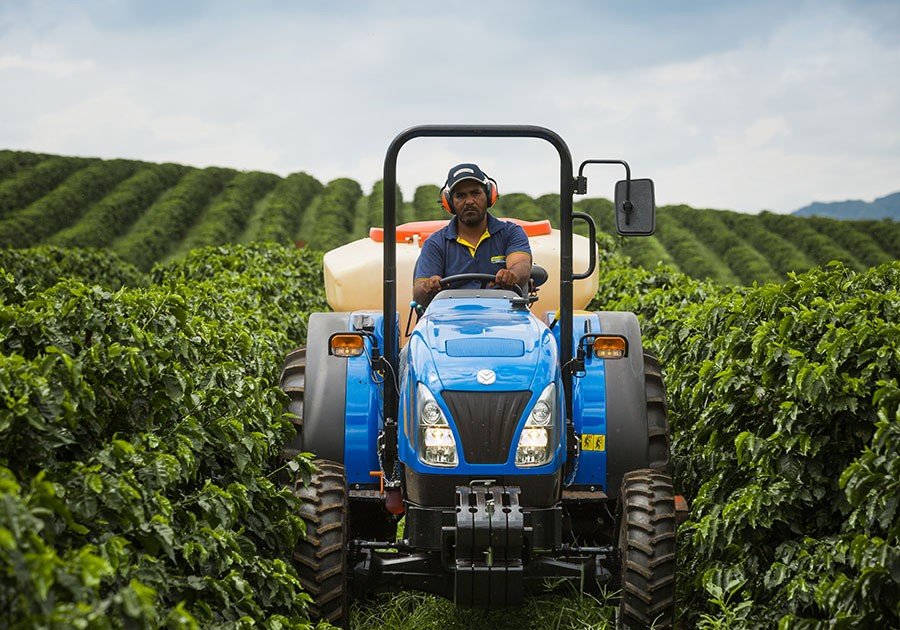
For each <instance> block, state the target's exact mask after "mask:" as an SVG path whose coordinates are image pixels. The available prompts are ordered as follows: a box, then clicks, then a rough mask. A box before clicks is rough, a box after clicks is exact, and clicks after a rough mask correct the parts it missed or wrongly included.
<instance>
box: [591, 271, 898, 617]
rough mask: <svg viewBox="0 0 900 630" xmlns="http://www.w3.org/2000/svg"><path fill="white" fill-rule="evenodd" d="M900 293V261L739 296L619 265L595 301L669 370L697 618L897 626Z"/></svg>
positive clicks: (685, 554) (685, 551) (684, 568)
mask: <svg viewBox="0 0 900 630" xmlns="http://www.w3.org/2000/svg"><path fill="white" fill-rule="evenodd" d="M607 266H608V267H609V266H610V265H609V264H608V265H607ZM898 287H900V262H893V263H891V264H887V265H883V266H881V267H877V268H873V269H870V270H868V271H865V272H861V273H860V272H855V271H853V270H851V269H848V268H846V267H844V266H841V265H839V264H836V265H832V266H829V267H827V268H824V269H814V270H812V271H810V272H809V273H806V274H802V275H797V276H793V277H791V278H789V279H788V280H787V282H785V283H784V284H765V285H762V286H758V287H752V288H738V289H726V288H723V287H721V286H717V285H713V284H710V283H704V282H697V281H694V280H691V279H690V278H688V277H686V276H684V275H682V274H678V273H676V272H674V271H671V270H666V269H665V268H658V269H656V270H653V271H648V270H632V269H628V268H627V267H624V266H616V265H612V268H611V269H610V272H609V274H608V276H607V282H606V283H604V286H603V287H601V291H600V293H599V294H598V299H597V302H596V303H595V304H594V306H595V307H604V308H613V309H615V308H624V309H628V310H633V311H635V312H637V313H638V315H639V317H640V319H641V320H642V323H643V329H644V333H645V335H646V336H647V338H648V343H649V345H650V347H651V348H653V349H654V350H655V351H656V352H658V353H659V355H660V358H661V360H662V364H663V366H664V372H665V377H666V383H667V386H668V390H669V403H670V422H671V425H672V431H673V450H674V458H675V462H676V485H677V486H678V487H679V490H680V491H682V492H684V493H685V494H686V495H687V496H688V498H689V499H690V501H691V517H690V520H689V521H688V522H687V523H686V524H685V525H684V526H682V528H681V530H680V534H679V544H680V549H681V550H680V568H679V578H678V579H679V591H680V600H681V606H682V609H683V610H682V617H683V618H684V619H685V622H686V623H687V625H688V626H696V625H702V626H703V627H709V628H712V627H741V628H772V627H776V626H778V625H779V624H782V625H781V627H785V628H807V627H810V628H811V627H859V628H863V627H865V628H886V627H897V626H898V624H900V610H898V608H897V605H896V604H897V602H898V601H900V519H898V497H900V440H898V439H897V437H898V435H900V388H898V384H900V353H898V350H897V349H898V348H900V323H898V322H900V289H898Z"/></svg>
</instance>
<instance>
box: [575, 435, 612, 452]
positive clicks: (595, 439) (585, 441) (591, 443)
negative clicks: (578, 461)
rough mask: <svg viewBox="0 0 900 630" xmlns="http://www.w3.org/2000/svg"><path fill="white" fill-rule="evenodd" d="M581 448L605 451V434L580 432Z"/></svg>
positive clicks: (583, 449)
mask: <svg viewBox="0 0 900 630" xmlns="http://www.w3.org/2000/svg"><path fill="white" fill-rule="evenodd" d="M581 450H582V451H605V450H606V436H605V435H594V434H591V433H582V434H581Z"/></svg>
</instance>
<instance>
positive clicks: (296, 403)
mask: <svg viewBox="0 0 900 630" xmlns="http://www.w3.org/2000/svg"><path fill="white" fill-rule="evenodd" d="M281 389H282V391H284V393H285V394H287V395H288V398H290V402H289V403H288V411H289V412H291V413H292V414H293V415H294V416H296V417H291V419H290V420H291V423H292V424H293V425H294V429H295V431H296V435H294V437H293V438H292V439H291V441H290V442H289V443H288V444H287V445H286V446H285V447H284V448H283V449H282V456H283V457H284V459H293V458H294V457H296V456H297V455H298V454H299V453H301V452H302V451H303V445H302V441H301V437H302V436H301V432H302V430H303V395H304V392H305V391H306V348H297V349H296V350H292V351H291V352H290V353H288V355H287V357H286V358H285V360H284V367H283V368H282V370H281Z"/></svg>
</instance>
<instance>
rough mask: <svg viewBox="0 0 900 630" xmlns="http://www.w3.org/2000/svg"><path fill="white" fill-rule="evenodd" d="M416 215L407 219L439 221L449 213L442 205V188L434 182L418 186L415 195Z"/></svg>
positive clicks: (414, 208) (414, 207) (414, 206)
mask: <svg viewBox="0 0 900 630" xmlns="http://www.w3.org/2000/svg"><path fill="white" fill-rule="evenodd" d="M413 210H414V212H415V214H414V215H412V216H408V217H407V219H406V220H407V221H438V220H440V219H446V218H447V217H448V216H449V215H448V214H447V213H446V212H445V211H444V209H443V208H442V207H441V189H440V188H439V187H438V186H435V185H433V184H425V185H422V186H419V187H418V188H416V192H415V194H414V195H413Z"/></svg>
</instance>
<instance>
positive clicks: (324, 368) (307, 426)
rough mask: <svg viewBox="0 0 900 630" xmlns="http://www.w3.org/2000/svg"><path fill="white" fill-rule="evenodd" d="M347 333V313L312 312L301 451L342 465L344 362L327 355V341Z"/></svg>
mask: <svg viewBox="0 0 900 630" xmlns="http://www.w3.org/2000/svg"><path fill="white" fill-rule="evenodd" d="M347 330H350V313H312V314H311V315H310V316H309V324H308V328H307V334H306V340H307V346H306V391H305V393H304V399H303V431H302V436H303V440H302V444H303V450H305V451H309V452H312V453H315V454H316V457H317V458H319V459H327V460H329V461H332V462H337V463H339V464H343V463H344V412H345V408H346V404H347V359H345V358H342V357H335V356H330V355H329V354H328V339H329V338H330V337H331V335H332V334H333V333H336V332H342V331H347Z"/></svg>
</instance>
